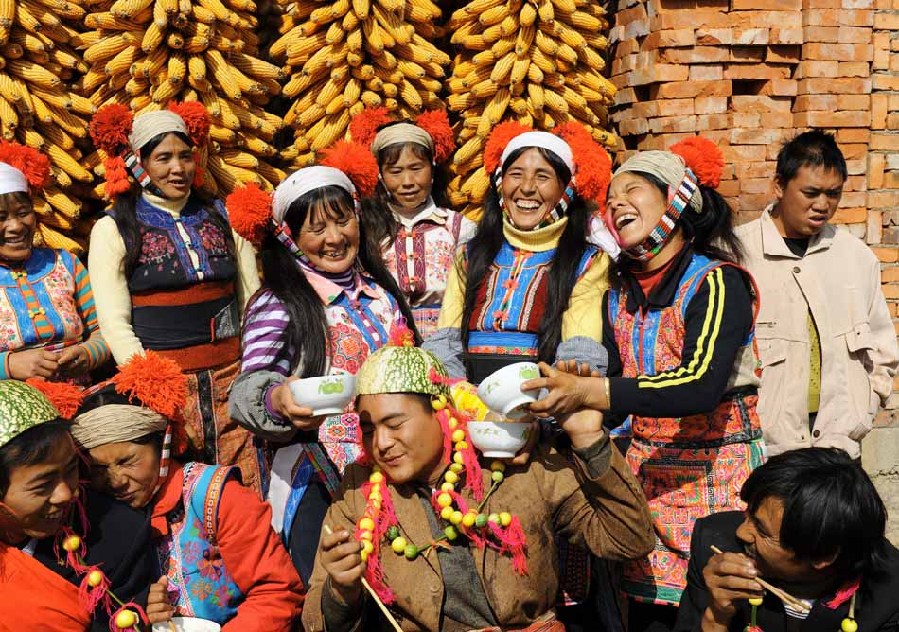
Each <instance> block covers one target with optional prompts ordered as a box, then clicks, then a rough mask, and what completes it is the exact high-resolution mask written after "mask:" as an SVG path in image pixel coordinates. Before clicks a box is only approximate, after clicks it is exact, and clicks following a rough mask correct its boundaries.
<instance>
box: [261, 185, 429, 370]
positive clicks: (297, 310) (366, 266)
mask: <svg viewBox="0 0 899 632" xmlns="http://www.w3.org/2000/svg"><path fill="white" fill-rule="evenodd" d="M352 208H353V199H352V197H350V194H349V193H347V191H345V190H344V189H342V188H341V187H338V186H325V187H321V188H318V189H314V190H313V191H310V192H308V193H306V194H304V195H301V196H300V197H299V198H297V199H296V200H294V201H293V202H292V203H291V205H290V207H289V208H288V209H287V213H286V215H285V216H284V220H285V222H287V227H288V228H289V229H290V232H291V234H292V235H299V234H300V229H301V228H302V227H303V224H304V223H305V222H306V217H307V216H308V215H309V213H310V212H318V213H321V214H322V215H324V216H326V217H343V216H344V215H345V214H346V213H350V212H352ZM365 233H366V225H365V222H364V221H362V218H360V221H359V255H358V259H359V263H361V264H362V268H363V270H364V271H365V273H366V274H368V275H369V276H370V277H371V278H373V279H374V280H375V282H376V283H377V284H378V285H380V286H381V287H382V288H384V289H385V290H387V291H388V292H390V294H391V295H392V296H393V298H395V299H396V302H397V304H398V305H399V308H400V311H401V312H402V314H403V317H404V318H405V319H406V324H407V325H408V327H409V328H410V329H411V330H412V331H413V332H414V333H415V344H420V343H421V338H420V337H419V335H418V331H417V330H416V329H415V321H414V319H413V318H412V311H411V310H410V309H409V304H408V303H407V302H406V299H405V298H404V297H403V295H402V293H401V292H400V290H399V288H398V287H397V284H396V280H395V279H394V278H393V277H392V276H391V275H390V273H389V272H388V271H387V268H386V267H384V263H383V261H382V260H381V253H380V251H379V250H377V249H376V248H375V249H372V246H371V245H370V243H371V242H370V241H368V240H367V239H366V234H365ZM262 274H263V277H264V279H265V287H267V288H268V289H269V290H271V291H272V293H273V294H274V295H275V296H276V297H277V298H278V300H279V301H281V303H282V304H283V305H284V309H285V310H286V311H287V316H288V318H289V319H290V325H289V326H288V328H287V331H286V334H287V344H288V346H291V347H292V348H293V349H295V350H296V353H295V354H294V357H293V360H292V362H293V363H292V365H291V367H290V369H291V371H294V370H296V368H297V364H298V363H299V361H300V359H302V361H303V367H302V372H301V374H300V377H304V378H305V377H317V376H320V375H324V373H325V367H326V365H327V358H328V326H327V322H326V321H325V307H324V305H322V301H321V298H320V297H319V295H318V294H317V293H316V292H315V290H314V289H313V288H312V285H311V284H310V283H309V281H308V279H306V275H305V274H304V273H303V271H302V270H301V269H300V267H299V266H298V265H297V261H296V258H295V257H294V255H293V253H291V252H290V251H289V250H288V249H287V248H286V247H285V246H284V244H282V243H281V242H280V241H278V238H277V237H275V234H274V232H272V231H268V233H267V234H266V236H265V239H264V240H263V242H262Z"/></svg>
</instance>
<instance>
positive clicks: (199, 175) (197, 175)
mask: <svg viewBox="0 0 899 632" xmlns="http://www.w3.org/2000/svg"><path fill="white" fill-rule="evenodd" d="M194 165H196V167H195V168H194V180H193V182H192V183H191V186H192V187H193V188H195V189H199V188H200V187H202V186H203V180H205V179H206V170H205V169H203V167H201V166H200V152H198V151H195V152H194Z"/></svg>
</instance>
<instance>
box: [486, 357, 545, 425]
mask: <svg viewBox="0 0 899 632" xmlns="http://www.w3.org/2000/svg"><path fill="white" fill-rule="evenodd" d="M538 377H540V369H539V368H538V367H537V365H536V364H535V363H533V362H516V363H515V364H510V365H508V366H504V367H503V368H501V369H500V370H499V371H496V372H495V373H491V374H490V375H489V376H487V378H486V379H485V380H484V381H483V382H481V384H480V386H478V397H480V398H481V401H482V402H484V403H485V404H486V405H487V408H489V409H490V410H492V411H494V412H497V413H499V414H501V415H503V416H504V417H506V418H508V419H520V418H521V417H523V416H524V414H525V413H526V412H527V411H526V410H525V409H524V406H526V405H527V404H530V403H531V402H535V401H537V393H538V391H524V392H522V390H521V384H522V383H523V382H525V381H527V380H531V379H534V378H538Z"/></svg>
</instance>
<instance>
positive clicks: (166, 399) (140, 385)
mask: <svg viewBox="0 0 899 632" xmlns="http://www.w3.org/2000/svg"><path fill="white" fill-rule="evenodd" d="M110 381H111V382H112V383H113V384H115V390H116V392H117V393H118V394H119V395H127V396H128V399H129V400H133V399H137V400H139V401H140V403H141V404H142V405H144V406H146V407H147V408H149V409H151V410H153V411H155V412H157V413H159V414H160V415H162V416H163V417H165V418H166V419H177V418H178V417H179V416H180V414H181V411H182V410H183V409H184V406H185V403H186V402H187V376H186V375H184V373H182V371H181V367H180V366H178V363H177V362H175V361H174V360H170V359H168V358H166V357H164V356H162V355H160V354H159V353H156V352H155V351H146V352H145V355H140V354H135V355H133V356H131V359H130V360H128V361H127V362H126V363H125V364H123V365H122V366H120V367H119V372H118V373H117V374H116V375H115V377H113V378H112V380H110Z"/></svg>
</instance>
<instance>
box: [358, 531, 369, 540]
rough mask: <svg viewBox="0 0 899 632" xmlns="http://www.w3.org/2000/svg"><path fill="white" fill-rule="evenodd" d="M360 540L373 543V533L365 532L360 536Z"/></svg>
mask: <svg viewBox="0 0 899 632" xmlns="http://www.w3.org/2000/svg"><path fill="white" fill-rule="evenodd" d="M359 539H360V540H367V541H369V542H371V531H363V532H362V533H360V534H359Z"/></svg>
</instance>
